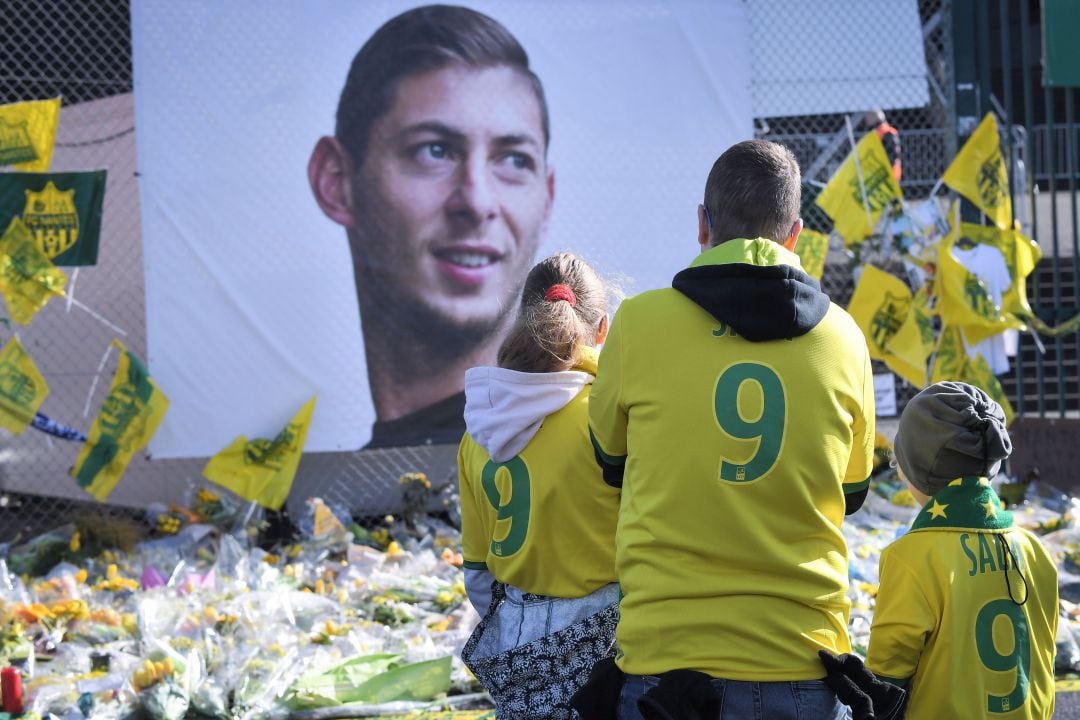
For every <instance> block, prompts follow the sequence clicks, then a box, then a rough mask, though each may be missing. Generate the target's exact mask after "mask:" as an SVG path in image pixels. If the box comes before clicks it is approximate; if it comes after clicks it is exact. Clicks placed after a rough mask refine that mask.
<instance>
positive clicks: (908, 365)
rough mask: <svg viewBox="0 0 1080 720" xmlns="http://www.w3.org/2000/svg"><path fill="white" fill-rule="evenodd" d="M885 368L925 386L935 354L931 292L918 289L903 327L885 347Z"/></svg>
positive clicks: (919, 385)
mask: <svg viewBox="0 0 1080 720" xmlns="http://www.w3.org/2000/svg"><path fill="white" fill-rule="evenodd" d="M885 351H886V355H885V364H886V365H887V366H888V367H889V369H890V370H892V371H893V372H894V373H896V374H897V375H899V376H900V377H902V378H904V379H905V380H907V381H908V382H909V383H911V384H912V385H913V386H915V387H917V388H921V387H923V386H925V385H926V370H927V368H926V361H927V358H929V357H930V353H931V352H933V351H934V327H933V324H932V320H931V312H930V291H929V288H927V286H925V285H924V286H922V287H921V288H919V290H918V292H916V293H915V297H914V298H912V301H911V307H910V309H909V310H908V315H907V317H906V318H905V319H904V322H903V324H902V325H901V326H900V328H899V329H898V330H897V331H896V334H895V335H893V336H892V338H890V340H889V342H888V343H887V344H886V346H885Z"/></svg>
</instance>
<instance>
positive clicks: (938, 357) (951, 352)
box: [930, 325, 967, 383]
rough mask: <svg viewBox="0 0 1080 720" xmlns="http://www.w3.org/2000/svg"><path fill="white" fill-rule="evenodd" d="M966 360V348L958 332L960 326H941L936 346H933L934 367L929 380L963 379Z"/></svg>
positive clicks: (934, 381) (933, 381)
mask: <svg viewBox="0 0 1080 720" xmlns="http://www.w3.org/2000/svg"><path fill="white" fill-rule="evenodd" d="M966 362H967V348H966V347H964V338H963V336H962V335H961V334H960V328H958V327H956V326H955V325H946V326H944V327H943V328H941V335H939V336H938V341H937V347H935V348H934V367H933V370H932V371H931V373H930V382H931V383H936V382H941V381H942V380H961V379H963V375H964V364H965V363H966Z"/></svg>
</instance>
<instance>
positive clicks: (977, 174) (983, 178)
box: [941, 113, 1012, 228]
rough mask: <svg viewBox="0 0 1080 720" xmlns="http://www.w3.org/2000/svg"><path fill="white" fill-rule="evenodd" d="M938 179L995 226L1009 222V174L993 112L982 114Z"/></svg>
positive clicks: (1010, 203) (1010, 210)
mask: <svg viewBox="0 0 1080 720" xmlns="http://www.w3.org/2000/svg"><path fill="white" fill-rule="evenodd" d="M941 179H942V181H943V182H944V183H945V184H946V185H948V186H949V187H951V188H952V189H953V190H955V191H956V192H958V193H960V194H961V195H963V196H964V197H966V198H967V199H968V200H970V201H971V202H973V203H975V205H976V207H978V208H979V209H980V210H982V211H983V213H984V214H985V215H986V216H987V217H988V218H990V220H991V221H993V223H994V224H995V225H997V226H998V227H999V228H1008V227H1010V226H1011V225H1012V200H1011V199H1010V198H1009V176H1008V174H1007V173H1006V171H1005V160H1004V158H1002V156H1001V141H1000V139H999V138H998V128H997V121H996V120H995V119H994V114H993V113H986V117H984V118H983V119H982V122H981V123H979V127H977V128H975V132H973V133H972V134H971V137H969V138H968V139H967V142H966V143H964V147H962V148H960V152H958V153H956V157H954V158H953V161H952V163H951V164H950V165H949V169H948V170H946V171H945V174H944V175H942V176H941Z"/></svg>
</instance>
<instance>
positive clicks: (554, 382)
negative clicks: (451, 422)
mask: <svg viewBox="0 0 1080 720" xmlns="http://www.w3.org/2000/svg"><path fill="white" fill-rule="evenodd" d="M597 355H598V353H597V350H596V349H595V348H590V347H580V348H578V361H577V363H576V364H575V365H574V368H573V369H571V370H564V371H562V372H550V373H527V372H519V371H517V370H507V369H505V368H500V367H475V368H470V369H468V370H466V371H465V431H466V432H468V433H469V436H470V437H472V439H473V440H475V441H476V443H477V444H478V445H480V446H481V447H482V448H484V449H485V450H487V451H488V454H489V455H491V459H492V460H494V461H495V462H506V461H507V460H509V459H510V458H512V457H514V456H515V455H517V454H518V453H519V452H521V451H522V450H524V449H525V446H526V445H528V444H529V441H531V440H532V439H533V436H534V435H536V432H537V431H538V430H539V429H540V426H541V425H542V424H543V422H544V418H546V417H547V416H548V415H550V414H552V413H553V412H556V411H558V410H561V409H562V408H563V407H565V406H566V404H567V403H569V402H570V401H571V400H573V399H574V398H575V397H577V395H578V393H580V392H581V390H582V389H583V388H584V387H585V386H586V385H588V384H589V383H591V382H592V381H593V378H594V377H595V375H596V360H597Z"/></svg>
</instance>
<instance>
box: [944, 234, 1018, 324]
mask: <svg viewBox="0 0 1080 720" xmlns="http://www.w3.org/2000/svg"><path fill="white" fill-rule="evenodd" d="M963 224H964V223H961V225H963ZM959 239H960V231H959V228H957V229H954V230H953V232H952V233H950V234H949V235H948V236H947V237H944V238H942V239H941V241H940V242H939V243H938V251H937V268H936V270H935V274H934V294H935V295H936V296H937V298H938V311H939V312H940V313H941V319H942V322H944V323H945V324H946V325H955V326H957V327H959V328H960V329H961V330H962V331H963V333H964V339H965V340H967V342H969V343H971V344H972V345H974V344H976V343H979V342H982V341H983V340H985V339H986V338H988V337H990V336H992V335H997V334H998V333H1000V332H1003V331H1005V330H1007V329H1009V328H1018V327H1022V326H1023V323H1022V322H1020V321H1019V320H1017V319H1016V318H1011V317H1007V316H1006V315H1005V313H1004V312H1002V309H1001V307H1000V306H999V305H998V304H997V303H995V302H994V299H993V297H992V296H991V295H990V291H989V290H987V288H986V285H985V284H984V283H983V281H982V280H980V279H979V278H978V276H976V275H975V273H973V272H971V271H970V270H968V269H967V268H966V267H964V265H963V264H962V263H961V262H960V261H959V260H957V259H956V256H955V255H953V252H952V251H953V247H955V245H956V243H957V241H958V240H959Z"/></svg>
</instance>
